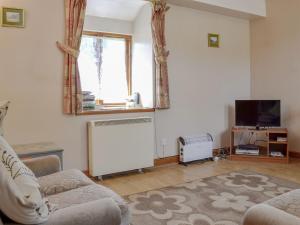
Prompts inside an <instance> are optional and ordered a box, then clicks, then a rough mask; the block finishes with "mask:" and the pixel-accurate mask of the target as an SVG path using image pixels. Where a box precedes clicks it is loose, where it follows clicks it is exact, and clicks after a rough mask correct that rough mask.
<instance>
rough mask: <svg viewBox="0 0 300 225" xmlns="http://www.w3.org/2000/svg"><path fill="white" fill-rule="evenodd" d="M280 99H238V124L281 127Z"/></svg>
mask: <svg viewBox="0 0 300 225" xmlns="http://www.w3.org/2000/svg"><path fill="white" fill-rule="evenodd" d="M280 121H281V119H280V100H236V101H235V123H236V126H258V127H280Z"/></svg>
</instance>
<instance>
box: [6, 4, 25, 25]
mask: <svg viewBox="0 0 300 225" xmlns="http://www.w3.org/2000/svg"><path fill="white" fill-rule="evenodd" d="M24 16H25V15H24V9H17V8H6V7H3V8H2V16H1V20H2V26H3V27H21V28H22V27H24V26H25V17H24Z"/></svg>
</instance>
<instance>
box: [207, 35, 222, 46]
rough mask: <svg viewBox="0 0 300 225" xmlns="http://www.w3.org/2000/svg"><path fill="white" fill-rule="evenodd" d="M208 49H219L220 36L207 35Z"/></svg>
mask: <svg viewBox="0 0 300 225" xmlns="http://www.w3.org/2000/svg"><path fill="white" fill-rule="evenodd" d="M208 47H210V48H219V47H220V35H219V34H208Z"/></svg>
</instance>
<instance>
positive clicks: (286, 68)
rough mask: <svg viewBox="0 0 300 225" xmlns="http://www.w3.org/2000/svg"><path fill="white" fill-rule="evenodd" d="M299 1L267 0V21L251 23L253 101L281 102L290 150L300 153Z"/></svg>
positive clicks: (283, 122) (283, 124)
mask: <svg viewBox="0 0 300 225" xmlns="http://www.w3.org/2000/svg"><path fill="white" fill-rule="evenodd" d="M299 8H300V1H299V0H288V1H281V0H268V1H267V12H268V17H267V18H266V19H261V20H255V21H252V22H251V53H252V57H251V58H252V60H251V62H252V63H251V69H252V97H253V98H257V99H281V103H282V106H281V108H282V126H283V127H287V128H288V129H289V140H290V147H289V148H290V150H291V151H297V152H300V133H299V129H300V104H299V84H300V64H299V59H300V42H299V40H300V29H299V22H298V21H299V20H300V14H299Z"/></svg>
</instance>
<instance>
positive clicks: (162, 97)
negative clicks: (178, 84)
mask: <svg viewBox="0 0 300 225" xmlns="http://www.w3.org/2000/svg"><path fill="white" fill-rule="evenodd" d="M152 3H153V10H152V23H151V25H152V36H153V45H154V56H155V65H156V69H155V77H156V79H155V80H156V85H155V86H156V101H155V107H156V108H157V109H168V108H170V96H169V79H168V62H167V59H168V56H169V51H167V50H166V37H165V15H166V12H167V11H168V10H169V7H168V6H167V3H166V0H153V1H152Z"/></svg>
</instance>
